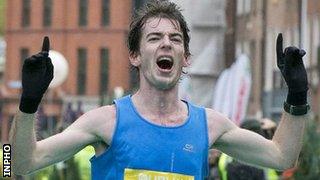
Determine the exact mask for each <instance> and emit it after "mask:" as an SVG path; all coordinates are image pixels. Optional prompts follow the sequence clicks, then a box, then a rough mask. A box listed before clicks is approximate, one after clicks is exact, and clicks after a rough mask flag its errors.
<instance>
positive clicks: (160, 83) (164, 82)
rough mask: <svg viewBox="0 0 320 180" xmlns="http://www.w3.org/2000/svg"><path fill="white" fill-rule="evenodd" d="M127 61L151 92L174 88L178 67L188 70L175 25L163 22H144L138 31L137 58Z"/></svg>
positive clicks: (176, 23)
mask: <svg viewBox="0 0 320 180" xmlns="http://www.w3.org/2000/svg"><path fill="white" fill-rule="evenodd" d="M130 60H131V63H132V64H133V65H134V66H137V67H139V69H140V78H144V79H145V80H146V81H147V82H148V83H149V84H151V85H152V86H154V87H155V88H157V89H161V90H168V89H172V88H173V87H175V85H176V84H177V82H178V80H179V78H180V75H181V72H182V67H186V66H188V62H187V58H186V57H185V49H184V41H183V35H182V32H181V30H180V27H179V24H178V22H176V21H174V20H170V19H167V18H150V19H148V20H147V21H146V23H145V25H144V27H143V30H142V35H141V41H140V51H139V54H137V55H136V56H135V57H130ZM142 80H143V79H142Z"/></svg>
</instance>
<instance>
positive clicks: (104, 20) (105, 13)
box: [101, 0, 110, 26]
mask: <svg viewBox="0 0 320 180" xmlns="http://www.w3.org/2000/svg"><path fill="white" fill-rule="evenodd" d="M101 8H102V9H101V25H102V26H107V25H109V23H110V4H109V0H101Z"/></svg>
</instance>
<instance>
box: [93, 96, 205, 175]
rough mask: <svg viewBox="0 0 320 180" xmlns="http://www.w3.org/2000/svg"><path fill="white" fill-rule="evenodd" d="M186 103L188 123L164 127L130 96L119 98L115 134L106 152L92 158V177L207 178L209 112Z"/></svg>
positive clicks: (116, 102)
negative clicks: (141, 112)
mask: <svg viewBox="0 0 320 180" xmlns="http://www.w3.org/2000/svg"><path fill="white" fill-rule="evenodd" d="M186 103H187V105H188V111H189V113H188V119H187V120H186V121H185V123H184V124H182V125H179V126H174V127H163V126H160V125H156V124H153V123H151V122H149V121H147V120H145V119H144V118H143V117H141V116H140V115H139V113H138V112H137V110H136V109H135V107H134V105H133V103H132V101H131V97H130V96H126V97H123V98H121V99H118V100H116V101H115V105H116V109H117V112H116V121H117V122H116V126H115V131H114V134H113V138H112V141H111V143H110V146H109V148H108V149H107V150H106V151H105V152H104V153H103V154H101V155H99V156H98V157H96V156H94V157H92V158H91V159H90V162H91V176H92V179H93V180H118V179H161V178H162V179H169V180H171V179H180V180H189V179H190V180H191V179H196V180H202V179H204V177H206V176H207V175H208V132H207V122H206V113H205V109H204V108H200V107H197V106H194V105H192V104H191V103H189V102H186Z"/></svg>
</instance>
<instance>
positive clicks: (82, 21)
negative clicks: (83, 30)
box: [78, 0, 88, 26]
mask: <svg viewBox="0 0 320 180" xmlns="http://www.w3.org/2000/svg"><path fill="white" fill-rule="evenodd" d="M87 15H88V0H79V20H78V22H79V26H86V25H87Z"/></svg>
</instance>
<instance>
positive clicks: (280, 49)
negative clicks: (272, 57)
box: [276, 33, 283, 58]
mask: <svg viewBox="0 0 320 180" xmlns="http://www.w3.org/2000/svg"><path fill="white" fill-rule="evenodd" d="M282 41H283V40H282V33H279V34H278V37H277V45H276V50H277V57H278V58H281V57H282V56H283V45H282Z"/></svg>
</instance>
